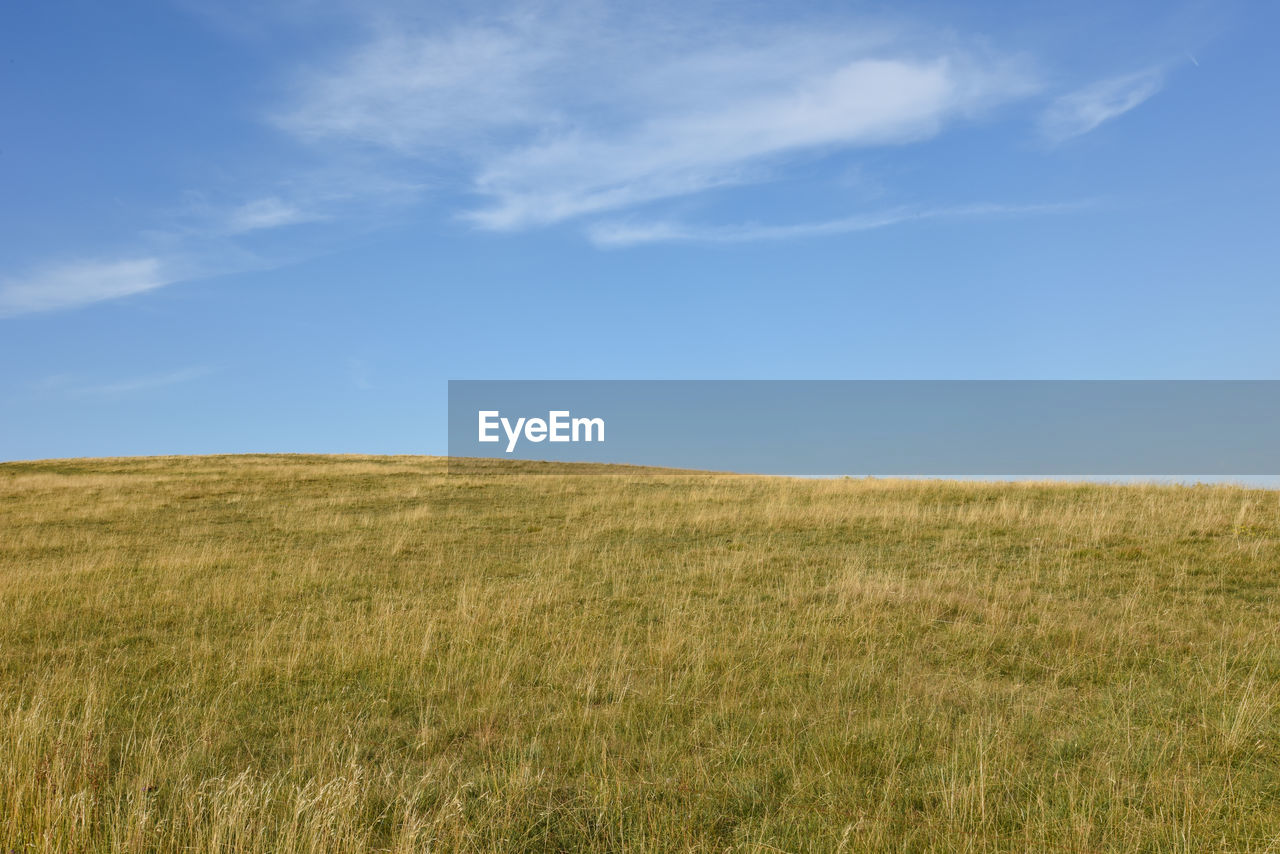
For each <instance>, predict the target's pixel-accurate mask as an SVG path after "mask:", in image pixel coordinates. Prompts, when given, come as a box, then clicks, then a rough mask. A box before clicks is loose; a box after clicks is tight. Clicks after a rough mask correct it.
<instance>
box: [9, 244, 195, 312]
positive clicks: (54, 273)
mask: <svg viewBox="0 0 1280 854" xmlns="http://www.w3.org/2000/svg"><path fill="white" fill-rule="evenodd" d="M176 278H177V276H176V275H175V274H174V273H173V272H172V271H171V270H168V269H166V265H165V264H164V262H162V261H161V260H160V259H159V258H154V257H144V258H128V259H123V260H116V261H81V262H77V263H72V264H66V265H61V266H56V267H51V268H48V269H45V270H42V271H39V272H36V273H34V274H32V275H30V276H28V277H26V278H11V279H4V280H0V317H10V316H13V315H16V314H26V313H28V312H34V311H50V310H53V309H59V308H71V307H74V306H80V305H86V304H88V303H94V302H101V301H102V300H108V299H116V298H118V297H124V296H129V295H131V294H139V293H143V292H144V291H150V290H154V289H156V288H160V287H164V286H165V285H167V284H170V283H171V282H173V281H175V279H176Z"/></svg>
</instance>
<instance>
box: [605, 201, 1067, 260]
mask: <svg viewBox="0 0 1280 854" xmlns="http://www.w3.org/2000/svg"><path fill="white" fill-rule="evenodd" d="M1091 204H1092V203H1091V202H1066V203H1058V204H1037V205H1008V204H980V205H960V206H955V207H941V208H895V209H892V210H886V211H880V212H877V213H870V214H861V215H859V216H851V217H843V218H840V219H831V220H824V221H821V222H806V223H797V224H793V225H761V224H758V223H747V224H742V225H730V226H696V225H688V224H685V223H678V222H664V221H657V222H641V223H627V222H606V223H598V224H595V225H592V226H591V227H590V228H588V230H587V234H588V236H589V237H590V238H591V241H592V243H594V244H595V245H596V246H600V247H602V248H609V249H613V248H620V247H626V246H638V245H641V244H645V243H670V242H685V243H748V242H752V241H761V240H766V241H767V240H792V239H796V238H804V237H824V236H829V235H834V234H850V233H853V232H859V231H873V230H875V229H878V228H887V227H889V226H894V225H902V224H904V223H910V222H920V221H923V220H932V219H969V218H973V217H986V216H1032V215H1041V214H1054V213H1067V212H1070V211H1077V210H1081V209H1083V208H1085V207H1088V206H1089V205H1091Z"/></svg>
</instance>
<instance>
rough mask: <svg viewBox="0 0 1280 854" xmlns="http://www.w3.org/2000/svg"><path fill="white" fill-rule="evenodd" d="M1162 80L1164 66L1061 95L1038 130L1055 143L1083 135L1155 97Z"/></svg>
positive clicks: (1045, 113)
mask: <svg viewBox="0 0 1280 854" xmlns="http://www.w3.org/2000/svg"><path fill="white" fill-rule="evenodd" d="M1164 79H1165V69H1164V68H1163V67H1157V68H1147V69H1144V70H1142V71H1136V72H1133V73H1131V74H1122V75H1120V76H1118V77H1109V78H1107V79H1105V80H1099V81H1097V82H1096V83H1092V84H1090V85H1089V86H1086V87H1084V88H1083V89H1078V90H1076V91H1075V92H1071V93H1069V94H1066V95H1063V96H1061V97H1059V98H1057V99H1055V100H1054V101H1053V103H1051V104H1050V105H1049V107H1048V109H1046V110H1045V111H1044V114H1043V115H1042V116H1041V117H1040V131H1041V133H1042V134H1044V136H1045V137H1047V138H1048V139H1050V140H1053V141H1055V142H1061V141H1063V140H1067V139H1070V138H1072V137H1076V136H1080V135H1082V134H1086V133H1088V132H1089V131H1091V130H1093V129H1094V128H1096V127H1098V125H1100V124H1102V123H1103V122H1107V121H1110V120H1111V119H1114V118H1116V117H1117V116H1122V115H1124V114H1125V113H1127V112H1129V111H1130V110H1132V109H1133V108H1134V107H1137V106H1138V105H1139V104H1141V103H1142V102H1144V101H1146V100H1147V99H1148V98H1150V97H1151V96H1152V95H1155V94H1156V93H1157V92H1159V91H1160V90H1161V89H1162V88H1163V87H1164Z"/></svg>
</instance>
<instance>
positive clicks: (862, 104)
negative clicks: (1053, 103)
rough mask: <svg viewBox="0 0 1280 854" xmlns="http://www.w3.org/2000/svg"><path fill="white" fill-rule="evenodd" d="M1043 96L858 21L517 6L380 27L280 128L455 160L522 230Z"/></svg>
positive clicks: (477, 213) (909, 137)
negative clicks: (442, 21) (692, 17)
mask: <svg viewBox="0 0 1280 854" xmlns="http://www.w3.org/2000/svg"><path fill="white" fill-rule="evenodd" d="M1035 88H1036V83H1035V81H1034V80H1033V79H1032V77H1031V75H1030V74H1029V73H1028V72H1027V71H1026V69H1025V68H1024V67H1022V66H1021V65H1020V64H1018V63H1015V62H1011V61H1007V60H1003V59H999V58H992V57H990V56H989V55H986V54H982V53H980V52H977V51H966V50H964V49H961V48H957V47H956V46H955V45H954V44H948V45H946V46H942V47H934V48H929V47H925V46H921V45H920V44H919V43H918V40H917V39H908V38H906V37H904V36H902V35H900V34H894V33H889V32H887V31H885V30H883V29H881V28H877V27H872V26H867V25H865V24H858V23H851V22H847V21H846V22H843V23H835V24H831V25H829V26H826V27H809V28H796V27H786V26H781V27H780V26H778V25H776V24H774V25H768V26H766V25H757V26H755V27H754V28H753V27H745V26H739V27H734V26H732V25H729V24H725V25H723V26H719V27H711V26H710V25H709V23H708V22H706V21H702V22H689V21H684V22H681V21H679V20H678V19H673V20H667V19H661V20H659V19H658V18H652V19H643V18H640V19H635V18H626V19H625V20H624V19H623V17H622V13H620V12H616V11H615V12H601V13H600V14H598V15H594V16H592V15H587V16H585V21H582V20H576V19H572V20H570V19H557V18H555V17H554V16H547V15H544V16H541V17H532V16H518V15H516V16H509V17H506V18H495V19H492V20H489V21H486V22H483V23H477V24H471V25H466V26H461V27H456V28H454V29H452V30H450V31H448V32H446V33H443V34H439V33H435V34H427V35H415V34H413V33H412V32H409V31H404V30H398V31H395V32H390V33H388V32H385V31H384V32H382V33H381V34H379V35H377V36H375V37H374V38H373V39H371V40H370V41H369V42H368V43H366V44H364V45H363V46H361V47H360V48H359V49H357V50H356V51H354V52H353V53H351V54H350V55H348V56H347V57H346V58H345V59H344V60H342V61H341V62H339V63H337V64H336V65H334V66H333V67H331V68H330V69H328V70H325V71H321V72H318V73H315V72H313V73H312V74H311V75H309V76H306V77H304V78H303V79H302V80H301V81H300V82H299V85H298V96H299V100H298V102H297V103H296V104H294V105H293V106H292V107H290V108H288V109H285V110H282V111H281V112H280V114H279V115H278V116H277V121H278V122H279V124H280V126H281V127H283V128H285V129H287V130H289V131H290V132H292V133H294V134H296V135H298V136H300V137H302V138H305V139H308V140H311V141H313V142H329V143H339V142H345V143H357V144H360V145H363V146H371V147H373V148H375V149H382V150H385V151H390V152H394V153H395V154H398V155H401V156H405V157H408V158H411V159H417V160H419V161H421V162H423V163H424V164H429V163H433V162H443V163H446V164H447V165H448V166H449V168H450V169H451V170H457V169H458V168H459V165H460V164H461V168H462V169H463V170H469V171H470V174H471V176H472V180H471V186H470V189H471V190H473V191H474V192H475V193H477V194H478V195H480V196H481V197H483V198H485V199H487V203H486V204H483V205H482V206H481V207H479V208H478V209H473V210H471V211H469V212H468V213H467V214H466V217H467V218H468V219H469V220H470V221H472V222H473V223H475V224H476V225H479V226H481V227H483V228H489V229H496V230H504V229H519V228H526V227H531V226H537V225H545V224H550V223H555V222H560V221H563V220H566V219H570V218H573V217H579V216H583V215H589V214H596V213H599V212H602V211H610V210H618V209H623V208H627V207H632V206H635V205H639V204H643V203H646V202H650V201H653V200H656V199H664V198H671V197H677V196H684V195H689V194H693V193H698V192H702V191H705V190H707V189H710V188H714V187H720V186H725V185H729V184H738V183H743V182H746V181H754V180H761V179H762V178H764V177H767V176H769V175H772V174H775V173H776V172H777V171H778V170H779V169H781V168H782V167H783V166H784V165H785V162H786V161H787V160H788V159H789V158H794V157H796V156H801V155H807V154H813V153H821V152H825V151H831V150H836V149H842V148H851V147H859V146H873V145H894V144H902V143H908V142H912V141H916V140H921V139H925V138H928V137H931V136H933V135H935V134H937V133H938V132H939V131H940V130H941V129H942V128H943V127H944V126H945V125H946V124H947V123H948V122H951V121H955V120H957V119H961V118H964V117H966V116H972V115H974V114H975V113H977V112H979V111H981V110H983V109H984V108H987V107H989V106H991V105H994V104H999V103H1002V102H1006V101H1009V100H1012V99H1016V98H1018V97H1021V96H1024V95H1027V94H1030V93H1031V92H1032V91H1034V90H1035Z"/></svg>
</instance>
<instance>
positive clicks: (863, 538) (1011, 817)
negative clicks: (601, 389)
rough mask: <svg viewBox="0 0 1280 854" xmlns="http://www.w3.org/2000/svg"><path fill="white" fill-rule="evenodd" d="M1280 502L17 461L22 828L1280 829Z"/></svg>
mask: <svg viewBox="0 0 1280 854" xmlns="http://www.w3.org/2000/svg"><path fill="white" fill-rule="evenodd" d="M1278 586H1280V493H1274V492H1263V491H1251V490H1244V489H1237V488H1231V487H1196V488H1186V487H1148V486H1142V487H1138V486H1133V487H1116V486H1077V485H1044V484H1040V485H1033V484H960V483H941V482H900V481H899V482H895V481H860V480H859V481H855V480H829V481H812V480H810V481H799V480H785V479H764V478H745V477H716V476H706V475H679V474H662V475H652V476H646V475H642V474H634V473H633V474H626V475H616V476H615V475H594V476H583V475H577V476H574V475H554V476H550V475H540V476H527V475H526V476H487V477H461V476H447V475H445V474H444V465H443V462H442V461H439V460H432V459H424V458H407V457H406V458H372V457H371V458H362V457H329V458H324V457H270V456H248V457H204V458H158V459H142V460H76V461H66V462H45V463H11V464H4V465H0V850H2V851H5V852H9V851H18V852H25V851H28V850H32V851H46V852H58V854H62V852H79V851H94V852H108V851H110V852H116V851H219V852H233V851H272V852H296V851H307V852H340V851H372V850H391V851H401V852H408V851H442V852H443V851H475V852H521V851H529V852H533V851H539V852H541V851H586V850H590V851H606V850H607V851H635V852H642V851H760V852H766V851H768V852H776V851H786V852H800V851H812V852H818V851H821V852H827V851H839V850H844V851H1045V852H1053V851H1185V852H1205V851H1280V705H1278V704H1280V640H1278V638H1280V596H1278V595H1277V592H1278V590H1277V588H1278Z"/></svg>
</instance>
